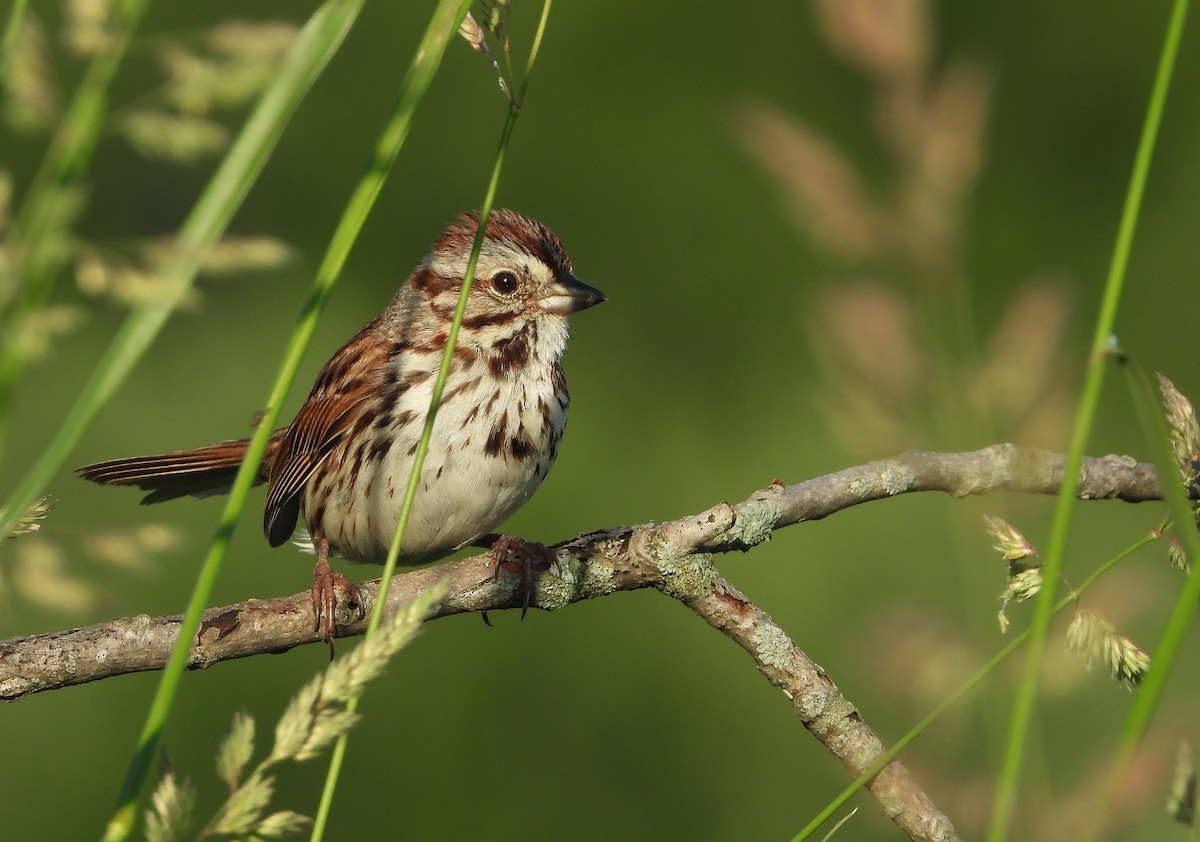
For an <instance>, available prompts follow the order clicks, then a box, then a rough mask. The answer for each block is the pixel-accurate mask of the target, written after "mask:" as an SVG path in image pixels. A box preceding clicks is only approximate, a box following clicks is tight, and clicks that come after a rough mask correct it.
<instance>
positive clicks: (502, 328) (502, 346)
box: [79, 210, 604, 646]
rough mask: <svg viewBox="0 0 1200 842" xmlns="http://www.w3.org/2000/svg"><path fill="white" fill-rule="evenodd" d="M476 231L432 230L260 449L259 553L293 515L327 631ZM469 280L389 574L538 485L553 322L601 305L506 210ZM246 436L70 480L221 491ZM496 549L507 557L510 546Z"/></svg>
mask: <svg viewBox="0 0 1200 842" xmlns="http://www.w3.org/2000/svg"><path fill="white" fill-rule="evenodd" d="M477 227H478V217H477V216H476V215H473V214H464V215H463V216H462V217H461V218H460V219H459V220H458V221H457V222H455V223H454V224H453V225H451V226H450V227H449V228H447V229H446V231H445V232H443V234H442V235H441V236H440V237H439V238H438V239H437V241H436V242H435V243H434V245H433V249H432V250H431V252H430V254H429V256H428V257H427V258H426V259H425V261H424V262H423V263H422V264H421V265H420V266H419V267H417V269H415V270H414V271H413V273H412V275H411V277H410V278H409V282H408V283H406V284H404V285H403V286H402V287H401V288H400V290H399V291H398V292H397V293H396V296H395V297H394V298H393V299H392V301H391V303H390V304H389V305H388V306H387V307H386V308H385V309H384V311H383V312H382V313H381V314H380V315H379V316H377V317H376V318H374V319H372V320H371V321H370V322H368V323H367V325H366V326H365V327H364V328H363V329H362V330H361V331H359V332H358V334H357V335H356V336H354V338H352V339H351V340H350V341H349V342H347V343H346V344H345V345H343V346H342V347H341V348H340V349H339V350H338V351H337V352H336V353H335V354H334V355H333V357H331V358H330V360H329V362H327V363H326V364H325V366H324V367H323V368H322V369H321V372H320V373H319V374H318V375H317V379H316V382H315V383H314V385H313V388H312V391H311V392H310V393H309V395H308V397H307V398H306V399H305V401H304V403H303V405H302V406H301V407H300V410H299V412H297V414H296V417H295V419H294V420H293V421H292V423H291V424H290V425H288V426H287V427H284V428H282V429H279V430H276V431H275V432H274V433H273V434H272V436H271V440H270V444H269V446H268V448H267V452H266V455H265V457H264V459H263V465H262V468H261V470H260V474H259V478H258V479H259V482H266V483H267V486H268V490H267V500H266V505H265V508H264V513H263V531H264V532H265V534H266V536H267V540H268V541H269V542H270V544H271V545H272V546H278V545H280V544H282V543H284V542H285V541H287V540H288V538H289V537H291V535H292V534H293V532H294V530H295V528H296V524H297V520H298V518H299V517H300V516H301V515H303V516H304V519H305V521H306V523H307V525H308V531H309V533H310V535H311V537H312V541H313V544H314V547H315V548H316V551H317V557H318V558H317V565H316V568H315V569H314V573H313V588H312V595H313V610H314V614H315V615H316V621H317V626H318V628H319V627H320V624H321V618H322V616H324V623H325V625H324V634H325V637H326V638H328V639H329V640H330V645H331V646H332V639H333V637H334V635H335V634H336V621H335V619H334V608H335V607H336V589H335V586H336V585H342V586H343V587H344V588H345V589H346V590H348V591H349V592H350V594H351V597H352V599H353V598H354V597H355V589H354V587H353V585H351V584H350V583H349V582H348V581H346V579H345V578H344V577H343V576H341V575H340V574H335V573H334V572H333V571H332V569H331V568H330V566H329V563H328V559H329V557H330V556H340V557H343V558H347V559H350V560H354V561H368V562H382V561H383V559H384V557H385V556H386V554H387V548H388V544H389V543H390V542H391V537H392V533H393V531H394V530H395V526H396V521H397V519H398V516H399V509H400V504H401V500H402V499H403V496H404V488H405V486H406V484H407V481H408V476H409V472H410V470H411V465H412V455H413V453H414V452H415V451H416V447H417V442H418V440H419V438H420V434H421V430H422V427H423V426H424V421H425V415H426V412H427V410H428V407H429V400H430V395H431V394H432V387H433V380H434V375H435V373H436V371H437V367H438V364H439V363H440V360H441V355H442V351H443V348H444V347H445V343H446V337H447V335H448V332H449V329H450V323H451V320H452V319H453V316H454V309H455V306H456V304H457V300H458V295H459V290H460V289H461V284H462V276H463V273H464V272H465V270H466V265H467V259H468V256H469V253H470V250H471V245H472V242H473V240H474V237H475V233H476V230H477ZM475 277H476V280H475V283H474V285H473V286H472V288H471V293H470V295H469V296H468V303H467V311H466V315H465V318H464V319H463V326H462V330H461V332H460V334H459V341H458V345H457V347H456V348H455V353H454V357H453V365H452V366H451V370H450V374H449V378H448V380H447V383H446V391H445V393H444V394H443V398H442V405H441V408H440V409H439V414H438V420H437V422H436V424H435V426H434V432H433V439H432V441H431V443H430V449H429V452H428V454H427V457H426V461H425V463H424V466H423V470H422V473H421V483H420V488H419V490H418V493H417V498H416V500H415V502H414V507H413V513H412V516H411V517H410V520H409V524H408V529H407V532H406V534H405V539H404V544H403V547H402V548H401V563H409V564H415V563H419V562H423V561H429V560H433V559H436V558H438V557H440V556H443V555H446V554H448V553H449V552H451V551H453V550H455V549H457V548H458V547H461V546H465V545H466V544H469V543H471V542H474V541H477V540H479V539H480V538H481V537H483V536H486V535H489V534H490V533H491V530H492V529H494V528H495V527H496V526H498V525H499V524H500V523H501V522H502V521H503V520H505V519H506V518H507V517H508V516H509V515H511V514H512V513H513V512H514V511H515V510H516V509H517V508H518V507H519V506H520V505H521V504H522V503H523V502H524V501H525V500H526V499H528V498H529V496H530V495H531V494H532V493H533V492H534V490H536V488H537V486H538V485H539V484H540V483H541V481H542V480H543V479H544V478H545V476H546V473H547V472H548V471H549V468H550V465H551V464H553V462H554V459H555V456H556V455H557V453H558V446H559V441H560V439H561V437H562V432H563V428H564V426H565V424H566V412H567V406H568V403H569V398H568V394H567V385H566V379H565V377H564V376H563V372H562V365H561V358H562V352H563V349H564V348H565V345H566V339H567V324H566V317H567V316H568V315H570V314H571V313H574V312H577V311H579V310H583V309H585V308H587V307H591V306H592V305H594V304H597V303H599V302H601V301H603V300H604V296H603V294H601V293H600V292H599V291H597V290H595V289H593V288H591V287H589V286H587V285H586V284H584V283H582V282H581V281H579V280H578V279H577V278H575V276H574V275H572V274H571V262H570V259H569V258H568V257H567V255H566V252H565V251H564V250H563V248H562V244H561V243H560V242H559V241H558V238H557V237H555V236H554V234H553V233H552V232H551V231H550V229H549V228H547V227H546V226H544V225H542V224H541V223H539V222H536V221H534V220H531V219H528V218H526V217H523V216H521V215H520V214H517V213H515V212H513V211H506V210H499V211H495V212H494V213H493V214H492V215H491V217H490V218H489V220H488V225H487V231H486V237H485V239H484V245H483V250H482V252H481V253H480V257H479V264H478V267H477V269H476V275H475ZM247 443H248V440H247V439H241V440H237V441H226V442H221V443H219V444H214V445H209V446H207V447H200V448H195V449H192V450H181V451H176V452H174V453H167V454H163V455H160V456H138V457H132V458H128V459H114V460H110V461H107V462H98V463H96V464H93V465H87V466H85V467H83V468H80V469H79V473H80V475H81V476H83V477H84V478H85V479H88V480H91V481H93V482H98V483H101V484H104V485H132V486H136V487H138V488H141V489H143V490H146V491H148V492H149V494H147V495H146V496H145V497H144V498H143V499H142V502H143V503H158V502H162V501H164V500H170V499H173V498H176V497H183V496H188V495H191V496H198V497H201V496H206V495H209V494H218V493H222V492H224V491H228V489H229V486H230V485H231V484H232V482H233V478H234V476H235V474H236V473H237V470H238V467H239V466H240V464H241V461H242V458H243V456H244V455H245V451H246V445H247ZM503 546H504V549H503V550H502V551H501V552H502V553H505V552H509V551H510V548H511V546H512V544H511V542H509V543H505V544H504V545H503Z"/></svg>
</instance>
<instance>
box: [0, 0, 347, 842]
mask: <svg viewBox="0 0 1200 842" xmlns="http://www.w3.org/2000/svg"><path fill="white" fill-rule="evenodd" d="M361 6H362V2H361V0H329V1H328V2H326V3H325V4H324V5H323V6H321V7H320V8H319V9H318V10H317V11H316V12H315V13H314V14H313V16H312V17H311V18H310V19H309V21H308V23H307V24H305V26H304V29H303V30H301V33H300V36H299V37H298V38H297V40H296V43H295V44H294V45H293V46H292V48H291V50H290V51H289V53H288V56H287V58H286V60H285V61H284V64H283V66H282V67H281V68H280V71H279V74H278V76H277V77H276V79H275V81H274V82H273V83H272V84H271V86H270V87H269V88H268V89H267V90H266V91H265V92H264V93H263V96H262V98H261V99H260V100H259V103H258V105H257V106H256V107H255V110H254V112H253V113H252V114H251V116H250V118H249V120H247V122H246V126H245V128H244V129H243V130H242V132H241V134H240V135H239V137H238V139H237V141H236V142H235V143H234V145H233V147H232V148H231V149H230V150H229V153H228V154H227V155H226V156H225V159H224V161H222V163H221V166H220V167H219V168H218V170H217V172H216V173H215V174H214V176H213V179H212V181H211V182H209V185H208V187H207V188H206V189H205V191H204V194H203V195H202V196H201V197H200V200H199V201H198V202H197V203H196V206H195V207H194V208H193V209H192V212H191V213H190V214H189V216H188V219H187V221H186V222H185V223H184V227H183V229H182V230H181V232H180V241H181V244H182V248H181V249H179V251H178V256H177V257H176V258H175V260H174V261H173V262H172V263H171V264H170V265H169V266H167V267H166V269H165V270H164V274H165V275H166V277H167V278H168V279H169V284H170V289H171V291H172V292H171V294H170V295H169V296H166V299H167V300H164V301H162V302H160V303H156V304H153V305H148V306H147V307H145V308H143V309H141V310H139V311H137V312H135V313H133V314H131V315H130V316H129V318H128V319H127V320H126V322H125V324H124V325H123V326H122V328H121V331H120V332H119V333H118V335H117V338H116V339H115V340H114V342H113V345H112V347H111V348H110V349H109V351H108V353H107V354H106V355H105V357H104V358H103V359H102V360H101V363H100V365H99V366H98V367H97V370H96V374H95V375H93V377H92V380H91V381H90V382H89V383H88V385H87V387H85V390H84V393H83V394H82V395H81V396H80V398H79V400H78V401H77V402H76V404H75V406H74V407H73V408H72V410H71V412H70V414H69V415H68V417H67V420H66V421H65V422H64V423H63V426H62V428H61V429H60V430H59V433H58V435H57V436H56V438H55V440H54V442H53V443H52V444H51V446H50V447H49V448H48V449H47V451H46V453H45V454H44V455H43V458H42V460H41V461H40V462H39V463H38V466H36V467H35V470H34V471H33V472H31V477H32V479H29V478H27V481H26V483H25V484H24V485H23V486H22V490H20V491H19V492H18V494H17V495H16V498H15V499H17V500H18V501H20V500H21V499H22V497H21V495H22V494H31V489H32V490H33V491H36V489H38V488H40V487H41V483H42V482H43V481H44V479H45V478H48V477H49V475H51V474H52V473H53V471H54V470H56V469H57V467H58V466H59V465H60V464H61V462H62V459H63V458H65V456H66V454H67V453H68V452H69V451H70V449H71V447H73V445H74V443H75V441H76V440H77V439H78V437H79V435H80V434H81V433H82V431H83V429H84V427H86V425H87V423H88V422H89V421H90V420H91V418H92V417H93V416H94V415H95V413H96V411H98V409H99V407H100V406H101V405H102V404H103V403H104V401H105V400H107V398H108V397H109V396H110V395H111V394H112V392H113V390H115V389H116V387H117V385H118V384H119V383H120V382H121V380H122V379H124V377H125V375H126V374H127V373H128V372H129V370H130V369H131V368H132V367H133V365H134V363H135V362H136V361H137V359H138V358H139V357H140V355H141V354H142V352H143V351H144V350H145V348H146V347H147V346H148V345H149V343H150V342H151V340H153V338H154V337H155V335H157V333H158V330H159V329H160V328H161V327H162V324H163V322H164V321H165V320H166V318H167V316H168V315H169V314H170V312H171V310H172V308H173V306H174V303H175V302H176V301H177V300H178V298H179V297H180V296H181V295H182V294H183V293H184V292H185V291H186V290H187V287H188V285H189V284H190V283H191V280H192V278H193V277H194V276H195V273H196V270H197V268H198V259H199V256H200V255H202V254H203V253H204V250H205V248H206V247H207V246H208V245H209V244H211V243H213V242H215V241H216V239H217V238H218V237H220V235H221V232H222V231H223V230H224V228H225V226H226V225H227V224H228V222H229V219H230V218H231V217H232V216H233V213H234V211H235V210H236V209H237V207H238V206H239V205H240V204H241V201H242V199H243V198H244V197H245V195H246V193H247V192H248V191H249V188H250V185H251V184H253V182H254V180H255V178H256V177H257V176H258V173H259V172H260V171H261V169H262V167H263V165H264V164H265V162H266V160H267V158H268V157H269V155H270V153H271V150H272V149H273V148H274V145H275V142H276V141H277V140H278V138H279V136H280V135H281V134H282V132H283V129H284V127H285V126H286V125H287V122H288V119H289V118H290V117H291V115H292V113H293V112H294V110H295V108H296V106H297V105H298V104H299V102H300V101H301V100H302V99H303V97H304V95H305V94H306V93H307V91H308V90H309V88H310V87H311V86H312V83H313V82H314V81H315V80H316V78H317V77H318V76H319V75H320V73H321V70H322V69H323V68H324V67H325V65H326V63H327V62H328V61H329V58H330V57H331V56H332V55H333V54H334V53H335V52H336V51H337V48H338V46H339V45H340V44H341V42H342V40H343V38H344V37H345V35H346V32H347V31H349V28H350V25H351V24H352V23H353V22H354V19H355V17H356V16H357V14H358V11H359V9H360V8H361ZM278 391H279V390H278V389H277V392H278ZM279 401H280V398H279V397H278V396H274V397H273V399H272V403H271V404H270V408H269V409H268V414H271V413H274V412H277V411H278V410H277V406H278V403H279ZM272 417H273V416H272ZM271 426H272V421H271V419H266V418H265V419H264V421H263V423H261V424H260V425H259V427H258V429H257V431H256V433H255V436H254V439H253V441H252V444H251V453H250V454H248V455H247V458H246V462H245V463H244V464H243V465H242V469H241V471H240V472H239V473H238V477H237V480H236V481H235V482H234V486H233V490H232V491H231V493H230V497H229V502H228V504H227V505H226V507H225V512H224V514H223V516H222V521H221V525H220V527H219V528H218V529H217V533H216V536H215V538H214V541H213V545H212V547H211V548H210V550H209V553H208V556H207V557H206V558H205V561H204V565H203V567H202V568H201V571H200V575H199V578H198V579H197V582H196V587H195V589H194V591H193V592H192V596H191V599H190V601H189V603H188V608H187V612H186V614H185V615H184V619H183V623H182V624H181V625H180V630H179V637H178V639H177V640H176V643H175V647H174V649H173V650H172V652H171V657H170V659H169V660H168V662H167V666H166V669H165V670H164V671H163V674H162V677H161V679H160V681H159V685H158V690H157V692H156V694H155V697H154V701H153V702H152V704H151V707H150V712H149V713H148V714H147V717H146V723H145V725H144V726H143V728H142V733H141V736H140V738H139V740H138V747H137V750H136V751H135V753H134V756H133V759H132V760H131V762H130V765H129V770H128V772H127V773H126V777H125V782H124V784H123V785H122V788H121V793H120V795H119V797H118V800H117V807H116V811H115V813H114V814H113V816H112V818H111V819H110V820H109V824H108V828H107V830H106V832H105V836H104V838H105V840H119V839H125V838H127V837H128V835H129V833H130V832H131V831H132V829H133V825H134V821H135V818H136V809H137V799H138V794H139V793H140V792H141V789H142V785H143V783H144V782H145V779H146V775H147V773H148V771H149V767H150V763H151V760H152V759H153V755H154V749H155V746H156V745H157V743H158V738H159V734H160V733H161V731H162V728H163V725H164V723H165V722H166V719H167V715H168V713H169V712H170V709H171V705H172V703H173V701H174V698H175V692H176V690H177V689H178V686H179V681H180V678H181V677H182V675H183V671H184V669H185V668H186V666H187V660H188V654H189V652H190V650H191V644H192V641H193V639H194V638H195V636H196V633H197V631H198V630H199V627H200V616H201V614H202V613H203V611H204V608H205V606H206V605H207V603H208V597H209V595H210V594H211V592H212V586H213V583H214V581H215V580H216V576H217V573H218V571H219V570H220V567H221V562H222V561H223V559H224V556H225V550H226V547H227V545H228V541H229V538H230V536H231V535H232V534H233V528H234V524H235V523H236V519H237V515H238V513H239V512H240V511H241V508H242V505H243V503H244V501H245V498H246V493H247V491H248V490H249V488H250V486H251V484H252V482H253V479H254V476H255V474H256V472H257V465H258V462H259V460H261V457H262V452H263V450H264V449H265V444H266V438H267V436H268V435H269V433H270V430H271ZM256 446H257V450H255V447H256ZM29 499H32V496H30V498H29ZM25 505H27V503H25V504H21V505H16V506H13V505H12V504H10V506H9V507H8V508H7V509H6V520H7V517H11V516H12V515H14V514H19V513H20V512H21V511H23V510H24V507H25Z"/></svg>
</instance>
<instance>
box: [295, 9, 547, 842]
mask: <svg viewBox="0 0 1200 842" xmlns="http://www.w3.org/2000/svg"><path fill="white" fill-rule="evenodd" d="M550 5H551V0H545V2H544V3H543V5H542V17H541V19H540V20H539V22H538V29H537V33H536V35H535V36H534V40H533V45H532V46H531V47H530V50H529V60H528V62H527V63H526V65H525V74H524V77H523V78H522V80H521V87H520V93H519V95H518V96H517V99H516V102H517V103H521V102H524V100H525V92H526V90H527V89H528V86H529V79H530V75H531V74H532V72H533V66H534V62H535V60H536V58H537V54H538V50H539V48H540V46H541V43H542V36H543V35H544V34H545V31H546V22H547V20H548V19H549V16H550ZM469 6H470V3H469V2H468V3H466V4H465V5H464V6H463V9H462V14H463V15H465V14H466V11H467V8H468V7H469ZM461 22H462V17H461V16H460V17H459V18H458V19H457V22H456V24H455V27H454V28H455V29H456V30H457V28H458V24H459V23H461ZM519 114H520V111H519V110H518V107H512V106H511V104H510V108H509V110H508V115H507V117H506V119H505V121H504V128H503V129H502V131H501V133H500V144H499V146H498V148H497V150H496V160H495V162H494V164H493V165H492V174H491V178H490V179H489V181H488V186H487V190H486V191H485V193H484V199H483V204H482V205H481V206H480V208H479V228H478V230H477V231H476V232H475V241H474V242H473V243H472V245H471V254H470V256H469V257H468V259H467V269H466V272H465V273H464V275H463V284H462V289H461V291H460V292H459V296H458V304H457V306H456V307H455V310H454V319H453V321H452V322H451V323H450V331H449V333H448V334H447V335H446V347H445V349H444V351H443V352H442V361H441V365H440V366H439V368H438V373H437V378H436V379H435V380H434V383H433V393H432V395H431V396H430V401H429V412H428V413H427V414H426V416H425V426H424V429H423V430H422V433H421V439H420V441H419V442H418V443H417V450H416V452H415V453H414V454H413V465H412V468H411V470H410V471H409V475H408V485H407V487H406V488H405V492H404V499H403V500H402V501H401V505H400V518H399V520H398V521H397V522H396V531H395V532H394V533H393V535H392V543H391V546H390V547H389V548H388V555H387V560H386V561H385V562H384V565H383V574H382V575H381V577H380V581H379V590H378V592H377V596H376V599H375V605H374V607H373V609H372V610H371V617H370V619H369V620H368V622H367V635H368V636H369V635H371V634H372V633H373V632H374V631H375V629H376V628H378V626H379V623H380V622H381V620H382V619H383V610H384V606H385V604H386V600H387V592H388V587H389V586H390V585H391V581H392V576H393V574H394V573H395V570H396V562H397V560H398V559H399V557H400V547H401V545H402V543H403V540H404V531H405V529H406V528H407V527H408V519H409V516H410V514H411V512H412V507H413V501H414V500H415V499H416V494H417V488H418V486H419V484H420V480H421V468H422V466H423V465H424V463H425V455H426V454H427V453H428V452H429V441H430V438H431V437H432V435H433V424H434V421H435V420H436V419H437V411H438V408H439V407H440V406H441V401H442V394H443V392H444V391H445V388H446V380H447V379H448V377H449V374H450V364H451V362H452V360H453V358H454V349H455V347H456V345H457V343H458V333H459V329H460V328H461V327H462V320H463V316H464V315H465V314H466V310H467V299H468V296H469V295H470V292H471V284H472V282H473V281H474V279H475V267H476V265H477V264H478V262H479V252H480V251H481V250H482V248H483V240H484V235H485V232H486V229H487V220H488V216H489V215H490V214H491V212H492V207H493V206H494V204H495V201H496V193H497V191H498V189H499V186H500V174H501V172H502V171H503V169H504V157H505V153H506V152H507V150H508V144H509V141H510V140H511V138H512V133H513V129H514V128H515V127H516V123H517V117H518V116H519ZM358 702H359V699H358V698H357V697H356V698H354V699H351V700H350V702H349V704H347V706H346V708H347V710H348V711H350V712H352V713H353V712H355V711H357V710H358ZM348 745H349V735H348V734H343V735H342V736H341V737H339V738H338V741H337V743H336V744H335V745H334V747H333V752H332V753H331V754H330V758H329V771H328V773H327V774H326V776H325V786H324V788H323V789H322V791H321V801H320V804H319V805H318V807H317V814H316V816H315V817H314V818H313V827H312V834H311V836H310V839H311V842H320V840H321V839H323V838H324V835H325V828H326V826H327V825H328V822H329V813H330V810H331V809H332V807H333V794H334V792H335V791H336V790H337V783H338V779H339V777H340V776H341V770H342V764H343V763H344V762H345V757H346V748H347V746H348Z"/></svg>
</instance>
